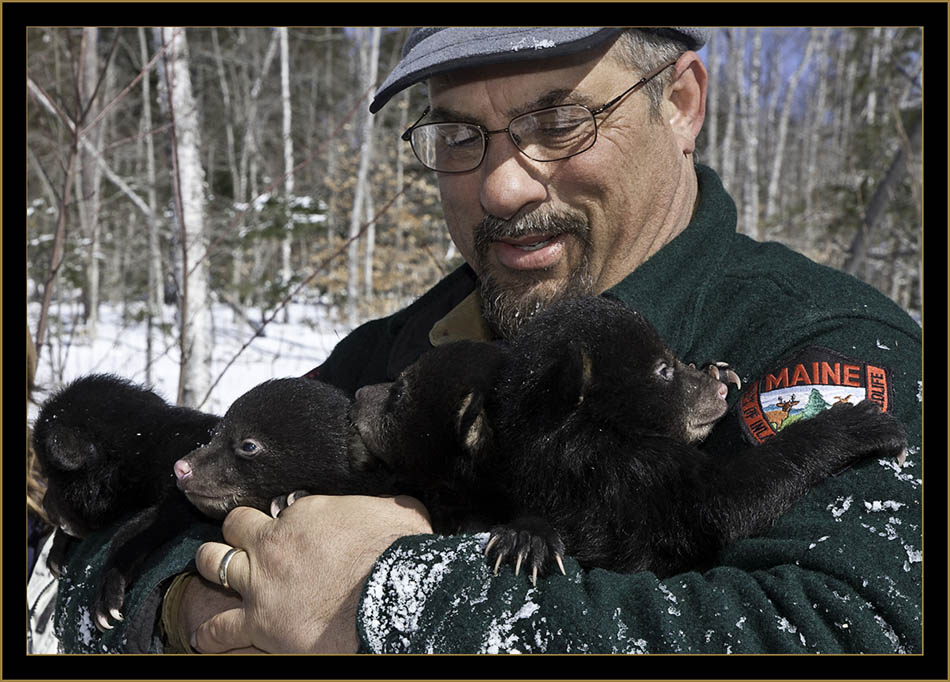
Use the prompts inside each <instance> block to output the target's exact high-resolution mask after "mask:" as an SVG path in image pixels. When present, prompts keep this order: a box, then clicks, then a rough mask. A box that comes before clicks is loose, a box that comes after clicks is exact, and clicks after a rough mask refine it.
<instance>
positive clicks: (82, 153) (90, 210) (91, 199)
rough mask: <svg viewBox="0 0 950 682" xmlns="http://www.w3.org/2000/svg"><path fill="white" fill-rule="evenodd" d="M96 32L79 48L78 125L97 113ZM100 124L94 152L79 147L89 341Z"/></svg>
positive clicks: (96, 256)
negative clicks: (79, 108) (85, 244)
mask: <svg viewBox="0 0 950 682" xmlns="http://www.w3.org/2000/svg"><path fill="white" fill-rule="evenodd" d="M98 39H99V30H98V29H97V28H84V29H83V30H82V42H81V45H80V64H79V79H78V80H79V102H78V104H79V106H80V107H81V108H82V109H83V110H84V111H83V112H82V113H78V114H77V116H76V117H75V120H76V122H77V126H81V124H82V121H84V120H90V119H94V118H95V117H96V114H97V113H98V112H99V109H100V106H99V102H100V101H101V100H100V97H99V96H97V93H98V91H97V88H96V85H97V82H98V79H99V57H98V52H97V49H96V48H97V43H98V41H99V40H98ZM102 129H103V123H101V122H100V123H98V124H96V125H95V126H94V128H93V129H92V130H89V131H88V132H86V133H85V135H86V138H87V140H88V142H89V143H90V144H91V145H92V147H93V149H87V148H86V147H85V146H83V145H81V146H80V148H79V201H78V209H79V226H80V229H81V230H82V233H83V235H85V237H86V240H87V242H88V245H89V247H88V251H87V252H86V283H85V287H84V288H83V317H84V318H85V322H86V333H87V334H88V335H89V338H91V339H94V338H96V327H97V324H98V319H99V260H100V258H101V257H102V254H101V253H100V248H99V240H100V238H101V234H102V231H101V230H100V228H99V190H100V187H101V184H102V171H101V170H100V168H99V164H97V163H96V157H97V156H101V154H102V138H103V135H102Z"/></svg>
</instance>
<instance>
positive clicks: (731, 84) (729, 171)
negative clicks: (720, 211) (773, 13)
mask: <svg viewBox="0 0 950 682" xmlns="http://www.w3.org/2000/svg"><path fill="white" fill-rule="evenodd" d="M740 30H741V29H738V28H733V29H730V30H729V31H728V33H727V35H728V36H729V63H728V66H729V67H730V70H729V71H728V73H729V76H728V79H727V85H726V88H727V90H728V92H729V100H728V101H727V103H726V112H727V113H728V118H727V119H726V130H725V133H724V134H723V140H722V162H721V163H720V168H721V169H722V171H721V172H722V182H723V185H725V187H726V189H730V190H732V191H735V187H734V183H735V167H736V160H735V152H733V151H732V148H733V146H734V144H735V138H736V112H737V111H738V110H739V87H740V84H741V83H742V75H743V72H744V70H745V69H744V67H743V63H742V41H741V40H740Z"/></svg>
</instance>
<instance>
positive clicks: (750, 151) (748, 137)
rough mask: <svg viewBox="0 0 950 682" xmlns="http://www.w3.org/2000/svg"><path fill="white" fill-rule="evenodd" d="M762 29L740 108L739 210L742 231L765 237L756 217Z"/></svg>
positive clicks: (757, 34)
mask: <svg viewBox="0 0 950 682" xmlns="http://www.w3.org/2000/svg"><path fill="white" fill-rule="evenodd" d="M761 52H762V29H761V28H756V29H755V33H754V34H753V38H752V70H751V73H750V74H749V94H748V99H747V101H746V103H745V106H744V107H743V112H744V113H745V116H744V117H743V121H744V123H745V128H744V134H743V137H744V139H745V144H744V146H745V190H744V192H743V195H744V199H745V200H744V202H743V210H742V231H743V232H744V233H745V234H747V235H750V236H755V237H756V238H757V239H758V240H759V241H762V240H764V237H765V235H764V232H763V229H762V223H761V221H760V220H759V159H758V154H759V79H760V77H761V70H762V62H761V58H760V54H761Z"/></svg>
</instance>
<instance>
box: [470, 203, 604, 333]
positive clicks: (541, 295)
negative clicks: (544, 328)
mask: <svg viewBox="0 0 950 682" xmlns="http://www.w3.org/2000/svg"><path fill="white" fill-rule="evenodd" d="M528 235H539V236H544V237H546V238H553V237H558V236H562V235H567V236H572V237H574V238H575V239H577V241H578V242H579V243H580V245H581V262H580V263H579V264H578V265H577V267H575V268H574V269H572V270H571V271H570V274H569V275H568V278H567V279H566V280H565V281H562V282H555V281H554V280H552V279H551V278H549V277H547V276H546V272H547V271H546V270H539V271H536V272H524V273H519V275H518V276H517V277H515V276H513V275H512V273H511V272H508V273H507V277H506V278H505V280H504V281H503V280H502V279H500V278H499V277H497V276H495V275H494V274H493V273H492V270H491V267H490V263H491V261H490V259H489V250H490V249H491V245H492V243H493V242H496V241H498V240H500V239H504V238H509V239H517V238H521V237H525V236H528ZM590 246H591V244H590V226H589V225H588V223H587V221H586V220H585V219H584V218H583V217H582V216H574V215H571V214H569V213H565V212H557V213H545V214H536V213H528V214H526V215H524V216H522V217H520V218H518V219H517V220H514V221H506V220H502V219H501V218H496V217H494V216H487V217H486V218H484V219H482V221H481V222H479V224H478V225H477V226H476V227H475V256H476V259H477V262H476V263H475V264H474V265H475V269H476V270H477V271H478V273H479V280H478V291H479V295H480V297H481V305H482V316H483V317H484V318H485V321H486V322H488V325H489V327H491V330H492V332H493V333H494V334H495V335H496V336H499V337H501V338H504V339H510V338H512V337H513V336H514V335H515V334H516V333H517V331H518V329H519V328H520V327H521V325H523V324H524V323H525V322H527V321H528V320H530V319H531V318H532V317H533V316H534V315H535V314H536V313H537V312H538V311H540V310H542V309H544V308H545V307H546V306H548V305H550V304H551V303H554V302H555V301H562V300H565V299H570V298H580V297H583V296H590V295H592V294H593V293H594V278H593V275H592V274H591V270H590Z"/></svg>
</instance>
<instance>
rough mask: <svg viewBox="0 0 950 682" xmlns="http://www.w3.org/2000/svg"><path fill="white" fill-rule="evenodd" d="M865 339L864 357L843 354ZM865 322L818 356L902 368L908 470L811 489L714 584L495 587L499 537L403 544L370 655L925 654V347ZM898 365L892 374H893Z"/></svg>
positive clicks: (385, 586)
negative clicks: (489, 552)
mask: <svg viewBox="0 0 950 682" xmlns="http://www.w3.org/2000/svg"><path fill="white" fill-rule="evenodd" d="M845 328H847V329H849V330H850V332H849V333H848V338H849V339H854V338H855V337H854V336H853V334H854V332H855V331H856V330H857V331H861V332H863V334H861V336H860V337H861V338H862V339H864V341H862V342H854V341H851V340H849V341H848V347H847V348H841V344H842V338H844V334H845V331H844V330H845ZM875 329H877V330H878V331H880V330H879V328H876V327H875V326H874V325H871V324H870V323H868V324H867V325H866V326H865V324H864V323H861V322H860V321H855V320H848V321H845V322H842V323H841V325H837V324H836V325H829V326H828V327H827V328H826V331H825V333H823V334H813V335H812V341H814V342H816V343H825V344H827V345H830V346H832V347H833V346H838V347H839V348H840V350H841V351H842V352H844V351H848V352H850V353H852V354H857V355H861V354H862V353H863V354H865V357H866V358H867V360H868V361H870V360H871V359H872V357H873V359H875V360H876V361H878V362H882V363H884V364H886V365H887V366H889V367H891V368H892V370H893V371H892V380H893V385H894V399H895V408H896V411H897V413H898V415H899V417H900V418H901V420H902V422H903V423H904V425H905V427H906V429H907V432H908V436H909V440H910V447H909V449H908V453H907V457H906V460H905V461H904V462H903V464H902V465H899V464H897V463H896V462H895V461H891V460H886V459H869V460H865V461H864V462H861V463H860V464H858V465H856V466H854V467H852V468H851V469H849V470H847V471H845V472H844V473H842V474H839V475H838V476H835V477H832V478H830V479H828V480H826V481H825V482H824V483H823V484H821V485H819V486H817V487H815V488H813V489H812V490H811V491H810V492H809V493H807V494H806V495H805V496H804V497H803V498H802V499H801V500H800V501H799V502H798V503H797V504H796V505H795V506H794V507H793V508H792V509H791V510H790V511H789V512H788V513H786V514H785V515H784V516H783V517H781V518H780V519H779V520H778V521H777V522H776V524H775V525H774V526H773V528H772V529H771V530H770V531H769V532H768V533H766V534H765V535H763V536H759V537H754V538H748V539H744V540H741V541H739V542H736V543H734V544H733V545H731V546H729V547H728V548H726V549H725V550H724V551H723V552H722V554H721V555H720V557H719V560H718V564H717V566H716V567H715V568H713V569H711V570H708V571H706V572H704V573H699V572H690V573H683V574H680V575H676V576H672V577H670V578H667V579H664V580H658V579H657V578H656V577H655V576H653V575H652V574H649V573H638V574H629V575H624V574H617V573H611V572H608V571H604V570H600V569H594V570H582V569H581V568H580V567H579V566H578V564H577V563H576V562H574V561H573V560H571V559H568V560H567V561H566V562H565V569H566V571H567V576H562V575H559V574H556V575H552V576H548V577H546V578H542V579H539V581H538V584H537V587H532V586H531V585H530V583H529V582H528V581H527V580H526V578H525V576H524V575H523V574H522V575H521V576H514V575H513V572H512V571H511V569H510V568H508V569H506V568H503V569H502V570H501V572H500V575H498V576H493V575H492V572H491V570H490V569H489V567H488V566H486V563H485V560H484V557H483V555H482V548H483V545H484V542H485V541H486V539H487V536H485V535H482V536H459V537H435V536H416V537H409V538H403V539H401V540H399V541H398V542H396V543H395V544H394V545H393V546H391V547H390V548H389V550H388V551H387V552H385V553H384V554H383V555H382V556H381V557H380V559H379V561H378V563H377V565H376V566H375V568H374V570H373V572H372V573H371V575H370V578H369V580H368V582H367V584H366V587H365V590H364V593H363V596H362V601H361V604H360V609H359V613H358V621H359V622H358V625H359V632H360V637H361V647H362V649H363V650H364V651H371V652H379V653H384V652H385V653H392V652H413V653H420V652H455V653H480V652H523V653H528V652H549V653H579V652H591V653H618V652H630V653H690V652H693V653H744V652H745V653H844V652H865V653H907V652H920V651H921V648H922V643H921V642H922V621H921V599H922V587H921V585H922V582H921V574H922V533H921V525H922V523H921V487H922V457H921V455H922V453H921V407H922V405H921V400H922V398H921V396H922V385H921V373H920V350H921V347H920V337H919V335H917V336H916V338H915V337H914V335H913V334H912V333H911V334H907V333H900V334H897V335H891V336H890V337H888V338H885V337H884V336H882V335H881V334H878V335H876V336H875V334H874V330H875ZM885 361H887V362H885Z"/></svg>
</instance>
